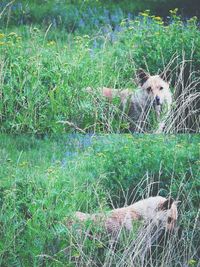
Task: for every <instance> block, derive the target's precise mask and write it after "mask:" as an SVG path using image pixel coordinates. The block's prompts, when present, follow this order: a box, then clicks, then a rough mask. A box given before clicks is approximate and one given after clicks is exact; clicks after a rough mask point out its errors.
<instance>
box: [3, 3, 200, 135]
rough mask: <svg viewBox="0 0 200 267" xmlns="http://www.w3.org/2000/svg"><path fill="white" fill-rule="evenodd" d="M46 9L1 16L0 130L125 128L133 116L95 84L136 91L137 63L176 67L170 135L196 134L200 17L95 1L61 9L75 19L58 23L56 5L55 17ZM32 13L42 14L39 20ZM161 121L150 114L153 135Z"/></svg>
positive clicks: (157, 69)
mask: <svg viewBox="0 0 200 267" xmlns="http://www.w3.org/2000/svg"><path fill="white" fill-rule="evenodd" d="M44 6H45V5H44ZM44 6H43V8H42V7H41V8H39V7H38V8H37V9H36V7H37V5H36V6H35V7H34V8H33V7H32V9H31V4H30V5H27V6H25V7H26V8H27V10H28V11H27V10H26V9H23V8H22V5H21V6H19V7H18V6H17V7H18V8H17V7H16V9H14V11H12V9H11V11H12V12H16V13H12V12H11V11H10V12H11V13H9V12H7V13H8V14H7V13H6V12H5V14H3V15H4V16H3V15H2V18H1V22H2V24H1V25H2V27H1V29H0V54H1V59H0V68H1V72H0V88H1V89H0V90H1V91H0V97H1V102H0V128H1V132H4V133H32V134H37V135H42V134H47V133H55V132H56V133H58V132H59V133H64V132H73V131H74V130H79V131H81V132H99V133H100V132H101V133H116V132H128V131H129V127H130V124H131V118H129V117H128V116H127V115H126V114H124V113H122V112H121V110H120V108H119V101H118V99H114V100H113V103H112V105H111V104H109V105H108V103H107V101H105V100H104V99H102V98H101V96H100V95H99V94H98V88H99V87H102V86H107V87H112V88H118V89H120V88H130V89H131V90H133V91H134V90H135V89H136V88H137V87H138V84H137V82H136V79H135V78H136V75H135V73H136V70H137V69H138V68H143V69H146V70H148V71H149V72H150V73H151V74H156V73H161V72H162V71H163V70H164V69H166V68H167V67H169V68H170V69H171V71H172V82H171V90H172V92H173V98H174V99H173V108H172V111H171V113H170V116H169V118H168V120H167V124H166V128H165V132H166V133H178V132H182V133H184V132H186V133H188V132H193V133H197V132H199V129H200V127H199V126H200V121H199V104H200V102H199V99H200V97H199V94H200V92H199V81H200V80H199V79H200V76H199V66H200V60H199V58H200V35H199V26H198V20H197V17H192V18H188V19H185V18H182V17H181V16H180V15H179V14H178V10H177V9H175V10H170V11H169V14H168V15H169V16H168V17H167V18H166V19H165V20H163V19H162V18H161V17H160V16H155V15H153V14H152V13H151V12H150V11H149V10H146V11H144V12H140V13H139V14H138V15H133V14H126V13H123V12H122V10H121V9H117V8H115V9H114V10H113V11H112V13H111V11H110V10H109V9H106V7H104V8H103V7H101V6H100V7H98V5H97V7H94V6H92V7H90V8H89V7H88V6H86V7H87V8H86V7H85V8H83V10H82V9H78V8H76V9H75V10H74V8H71V9H70V10H68V13H67V10H65V9H64V11H63V12H66V13H64V14H67V15H66V20H67V19H71V20H72V21H70V22H69V21H63V20H62V19H61V20H60V24H59V23H58V22H57V20H58V18H59V16H58V15H57V16H56V14H54V13H53V10H54V11H55V8H56V7H57V8H58V10H59V5H58V6H57V5H55V7H54V8H53V7H52V9H50V10H49V12H50V11H51V12H52V13H53V14H51V15H52V17H51V16H50V15H49V16H48V14H49V13H48V10H46V9H44ZM25 7H24V8H25ZM81 7H82V6H81ZM83 7H84V5H83ZM6 10H7V9H6ZM16 10H17V11H16ZM34 10H40V12H43V13H42V15H41V21H40V16H39V14H38V15H37V16H35V17H34ZM44 10H45V12H46V13H45V14H44ZM120 10H121V11H120ZM17 12H18V13H17ZM35 12H36V11H35ZM38 12H39V11H38ZM73 12H75V13H73ZM9 14H10V15H9ZM26 14H29V16H30V14H31V20H28V19H27V20H26V19H24V17H23V19H22V21H21V20H20V15H21V16H22V15H23V16H25V15H26ZM75 14H76V15H75ZM125 15H127V17H125ZM63 16H64V15H63ZM46 17H48V18H49V20H47V19H45V18H46ZM5 18H7V20H6V19H5ZM34 18H35V19H34ZM42 18H43V20H42ZM6 21H7V23H8V25H7V24H6ZM67 27H69V28H67ZM88 86H89V87H92V88H93V90H94V94H93V95H91V94H88V92H87V90H86V88H87V87H88ZM95 92H96V93H95ZM156 123H157V122H156V121H155V120H154V119H153V118H152V125H153V126H152V127H151V128H150V129H149V132H154V130H155V128H156V125H157V124H156Z"/></svg>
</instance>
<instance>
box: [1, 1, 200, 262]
mask: <svg viewBox="0 0 200 267" xmlns="http://www.w3.org/2000/svg"><path fill="white" fill-rule="evenodd" d="M197 2H198V1H197V0H192V1H190V4H189V6H188V1H185V0H182V1H181V0H173V1H172V0H168V1H167V0H162V3H163V5H162V6H161V5H160V1H158V0H152V1H149V0H144V1H140V0H135V1H128V0H124V1H118V0H112V1H111V0H109V1H103V0H95V1H93V0H87V1H86V0H85V1H81V0H71V1H69V0H61V1H52V0H45V1H39V0H33V1H27V0H22V1H18V0H10V1H8V0H3V1H1V3H0V133H1V134H0V266H16V267H17V266H25V267H26V266H27V267H29V266H48V267H49V266H56V267H57V266H67V267H73V266H80V267H81V266H83V267H84V266H113V267H114V266H119V267H121V266H136V267H141V266H142V267H160V266H167V267H182V266H189V267H197V266H199V262H198V261H199V255H200V251H199V240H200V235H199V233H200V229H199V224H198V220H199V202H200V194H199V191H200V181H199V166H200V164H199V163H200V161H199V158H200V137H199V136H198V135H189V134H188V135H181V134H180V135H173V134H174V133H175V134H177V133H189V132H190V133H199V129H200V116H199V111H200V89H199V85H200V72H199V69H200V35H199V21H198V20H199V11H198V9H197V8H196V7H197V6H198V4H199V3H197ZM192 3H193V4H192ZM177 7H179V9H178V8H177ZM150 10H151V11H150ZM191 14H193V15H195V16H194V17H192V16H190V15H191ZM138 68H143V69H145V70H147V71H149V72H150V73H151V74H156V73H161V72H162V71H163V70H166V69H170V70H171V71H172V77H171V85H170V88H171V90H172V92H173V105H172V108H171V111H170V114H169V116H168V117H167V118H166V120H165V127H164V132H165V133H170V135H154V134H153V133H154V132H155V130H156V129H157V125H158V121H157V120H156V119H155V116H154V114H150V116H149V118H150V122H151V123H150V125H151V127H150V128H149V129H148V132H149V133H150V134H148V135H141V134H137V135H131V134H128V133H129V127H130V125H131V123H132V121H131V118H130V117H128V116H127V114H126V113H125V112H122V110H121V108H120V103H119V99H113V101H112V103H111V102H109V103H108V101H106V100H105V99H103V98H102V96H101V95H100V93H99V88H101V87H102V86H107V87H112V88H116V89H123V88H129V89H130V90H133V91H134V90H136V89H137V87H138V84H137V82H136V79H135V78H136V70H137V69H138ZM87 87H91V88H92V93H91V90H90V92H89V90H87ZM161 119H162V118H161ZM77 132H79V134H78V133H77ZM66 133H67V134H66ZM80 133H81V134H80ZM107 133H109V135H107ZM114 133H115V134H114ZM116 133H118V134H116ZM119 133H126V134H123V135H120V134H119ZM172 133H173V134H172ZM20 134H21V135H20ZM22 134H24V135H22ZM28 134H29V135H28ZM158 194H159V195H161V196H166V197H167V196H169V195H170V196H172V197H173V198H174V199H177V200H180V201H181V203H180V204H179V206H178V210H179V219H178V223H177V226H176V228H175V231H174V233H173V235H170V234H169V235H167V234H166V233H164V235H162V237H161V238H160V239H159V240H155V242H153V243H152V242H151V238H150V239H148V238H146V237H147V236H148V234H149V232H148V231H147V227H146V226H145V225H144V224H143V222H137V221H136V222H135V223H134V225H133V226H134V227H133V228H134V230H133V231H132V232H131V233H128V235H127V233H126V232H123V231H122V233H121V235H120V240H119V242H116V243H112V242H111V240H110V238H109V236H108V235H107V233H105V230H104V229H101V227H97V226H95V227H94V225H92V224H87V223H86V225H81V226H80V225H78V224H76V223H75V224H73V225H71V222H72V221H73V215H74V212H75V211H78V210H79V211H82V212H89V213H93V212H107V211H109V210H110V209H112V208H116V207H122V206H124V205H129V204H131V203H132V202H133V201H137V200H139V199H141V198H143V197H148V196H154V195H158ZM150 230H151V229H150ZM91 233H92V234H91Z"/></svg>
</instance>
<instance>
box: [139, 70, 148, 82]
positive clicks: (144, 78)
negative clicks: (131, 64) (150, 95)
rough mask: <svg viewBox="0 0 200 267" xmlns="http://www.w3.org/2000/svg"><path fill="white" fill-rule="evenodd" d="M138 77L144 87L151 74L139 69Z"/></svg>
mask: <svg viewBox="0 0 200 267" xmlns="http://www.w3.org/2000/svg"><path fill="white" fill-rule="evenodd" d="M136 75H137V78H138V80H139V84H140V85H143V84H144V83H145V82H146V81H147V80H148V79H149V74H148V73H146V72H145V71H144V70H143V69H139V70H138V71H137V73H136Z"/></svg>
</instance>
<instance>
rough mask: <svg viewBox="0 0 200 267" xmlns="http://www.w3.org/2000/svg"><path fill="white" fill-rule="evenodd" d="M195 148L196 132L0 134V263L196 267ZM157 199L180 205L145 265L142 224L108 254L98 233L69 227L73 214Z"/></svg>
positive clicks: (104, 237)
mask: <svg viewBox="0 0 200 267" xmlns="http://www.w3.org/2000/svg"><path fill="white" fill-rule="evenodd" d="M199 145H200V144H199V136H197V135H169V136H161V135H129V134H127V135H116V134H115V135H107V136H106V135H80V134H70V135H63V136H54V137H51V138H47V137H46V138H45V139H43V140H40V139H38V138H35V137H30V136H29V137H27V136H9V137H8V135H1V136H0V152H1V153H0V163H1V168H0V180H1V191H0V200H1V202H0V205H1V209H0V265H1V266H88V265H89V266H132V265H131V264H133V263H134V264H135V265H134V266H168V267H170V266H173V267H175V266H199V265H198V264H199V262H198V259H199V258H198V256H199V238H200V237H199V233H200V232H199V230H200V229H199V223H198V218H199V201H200V198H199V190H200V183H199V166H200V165H199V156H200V155H199V153H200V150H199V148H200V147H199ZM157 194H160V195H162V196H168V195H169V194H170V195H171V196H172V197H173V198H174V199H178V200H180V201H181V203H180V204H179V206H178V210H179V219H178V224H177V229H176V231H175V233H173V235H172V236H171V237H169V239H167V242H166V244H163V243H161V244H159V243H158V244H157V245H155V244H154V253H153V252H152V254H151V255H150V256H149V255H148V256H147V255H145V257H144V259H143V260H144V262H145V263H144V264H143V265H142V263H141V262H142V259H141V257H140V253H137V252H138V251H140V250H141V248H142V247H141V246H142V244H141V240H140V239H139V240H138V239H136V237H137V231H138V229H139V227H140V225H136V226H135V232H134V233H133V235H132V236H131V238H129V239H128V238H127V239H125V240H126V242H121V243H120V244H119V246H117V247H116V248H115V249H114V250H113V248H111V246H110V245H109V242H108V237H107V235H106V234H105V233H104V232H103V233H102V232H100V233H99V232H98V230H97V229H95V231H96V232H97V235H96V238H93V239H91V238H89V237H88V236H87V231H85V232H84V233H83V235H80V233H79V234H78V235H77V233H76V232H75V233H74V232H73V231H72V230H70V229H69V227H68V226H67V223H66V222H67V219H66V218H67V217H68V218H71V216H72V214H73V212H75V211H77V210H80V211H82V212H91V213H93V212H98V211H101V212H102V211H103V212H105V211H108V210H110V209H111V208H113V207H115V208H116V207H122V206H124V205H128V204H130V203H132V202H133V201H136V200H138V199H141V198H142V197H147V196H149V195H151V196H153V195H157ZM133 237H134V238H133ZM135 239H136V243H134V247H133V243H132V242H133V241H134V240H135ZM131 244H132V245H131ZM143 245H144V244H143ZM128 248H130V249H128ZM152 251H153V249H152ZM133 253H134V254H133Z"/></svg>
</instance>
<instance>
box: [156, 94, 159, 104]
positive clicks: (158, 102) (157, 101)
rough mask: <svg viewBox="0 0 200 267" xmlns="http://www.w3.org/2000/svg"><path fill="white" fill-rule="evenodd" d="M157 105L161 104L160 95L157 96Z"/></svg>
mask: <svg viewBox="0 0 200 267" xmlns="http://www.w3.org/2000/svg"><path fill="white" fill-rule="evenodd" d="M156 105H160V97H159V96H156Z"/></svg>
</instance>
